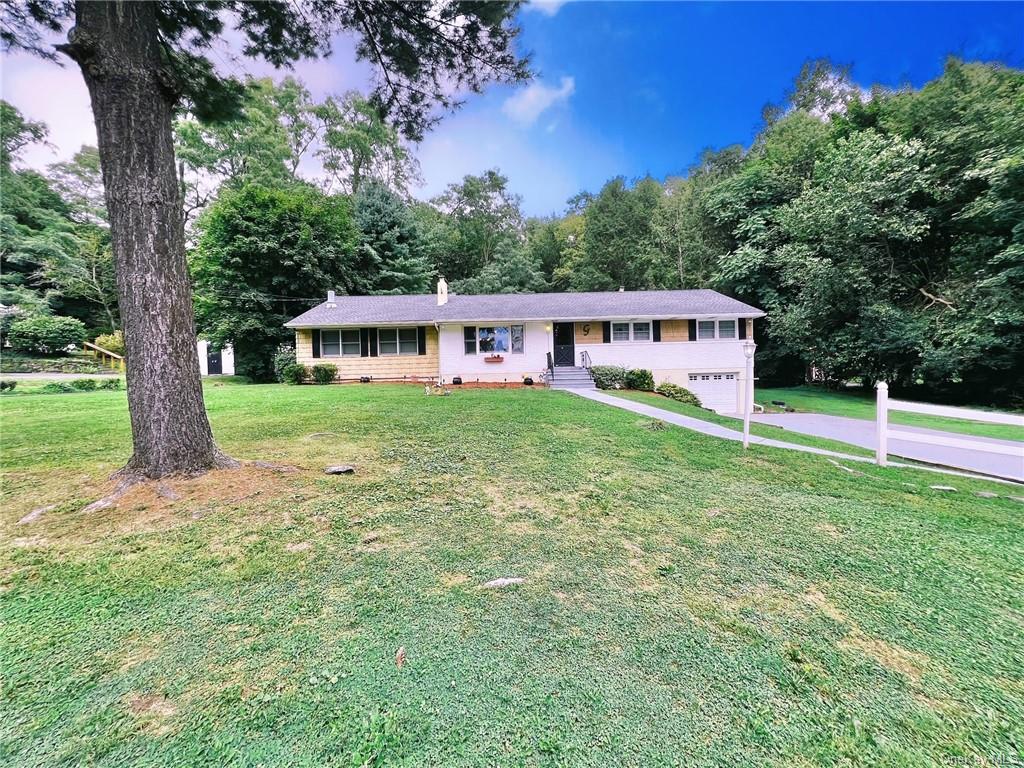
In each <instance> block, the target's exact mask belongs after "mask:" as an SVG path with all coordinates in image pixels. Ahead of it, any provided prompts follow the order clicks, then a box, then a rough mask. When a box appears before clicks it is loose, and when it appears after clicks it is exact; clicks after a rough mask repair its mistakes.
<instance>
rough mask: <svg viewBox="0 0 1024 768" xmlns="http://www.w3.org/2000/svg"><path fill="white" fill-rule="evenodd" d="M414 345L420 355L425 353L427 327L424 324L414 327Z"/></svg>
mask: <svg viewBox="0 0 1024 768" xmlns="http://www.w3.org/2000/svg"><path fill="white" fill-rule="evenodd" d="M416 346H417V348H418V352H419V354H421V355H425V354H427V329H426V327H425V326H422V325H419V326H417V327H416Z"/></svg>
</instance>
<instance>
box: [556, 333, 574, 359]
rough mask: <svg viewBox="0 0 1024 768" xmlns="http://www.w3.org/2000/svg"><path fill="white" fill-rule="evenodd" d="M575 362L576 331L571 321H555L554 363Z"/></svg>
mask: <svg viewBox="0 0 1024 768" xmlns="http://www.w3.org/2000/svg"><path fill="white" fill-rule="evenodd" d="M575 364H576V332H575V329H574V327H573V323H555V365H575Z"/></svg>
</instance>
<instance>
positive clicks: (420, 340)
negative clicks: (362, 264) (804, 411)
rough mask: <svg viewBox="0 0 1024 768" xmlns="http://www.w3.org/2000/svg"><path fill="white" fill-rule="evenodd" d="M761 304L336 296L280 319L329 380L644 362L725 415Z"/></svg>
mask: <svg viewBox="0 0 1024 768" xmlns="http://www.w3.org/2000/svg"><path fill="white" fill-rule="evenodd" d="M763 316H764V313H763V312H762V311H761V310H759V309H757V308H756V307H752V306H749V305H747V304H744V303H742V302H739V301H737V300H735V299H732V298H729V297H728V296H724V295H722V294H720V293H717V292H716V291H710V290H693V291H615V292H597V293H540V294H501V295H472V296H459V295H454V294H452V295H449V293H448V289H447V285H446V284H445V283H444V281H443V280H442V281H441V282H440V283H439V284H438V291H437V294H436V296H435V295H417V296H337V295H335V294H334V293H333V292H331V293H329V294H328V297H327V301H325V302H324V303H322V304H320V305H319V306H317V307H314V308H313V309H311V310H309V311H308V312H306V313H304V314H302V315H299V316H298V317H296V318H295V319H294V320H291V321H290V322H289V323H287V326H288V327H290V328H294V329H295V333H296V357H297V359H298V361H299V362H300V363H303V364H306V365H314V364H316V363H320V362H330V363H332V364H334V365H336V366H337V368H338V379H339V380H340V381H437V382H440V383H443V384H454V385H458V384H461V385H467V386H471V385H519V384H521V383H523V382H524V381H527V382H529V381H532V382H533V383H548V384H551V385H552V386H559V387H562V388H572V387H576V386H593V382H592V379H591V377H590V368H591V367H592V366H597V365H616V366H622V367H625V368H644V369H647V370H650V371H651V373H652V374H653V376H654V380H655V383H658V384H660V383H662V382H672V383H674V384H678V385H680V386H682V387H686V388H687V389H689V390H690V391H692V392H694V394H696V395H697V396H698V397H700V399H701V402H702V403H703V404H704V405H705V407H708V408H713V409H715V410H718V411H722V412H726V413H736V412H738V411H739V410H740V409H741V408H742V402H743V398H742V389H741V386H742V382H743V381H744V378H745V376H746V374H745V370H746V364H747V358H746V354H745V353H744V347H745V346H747V345H748V343H749V340H752V338H753V328H754V326H753V321H754V319H755V318H759V317H763Z"/></svg>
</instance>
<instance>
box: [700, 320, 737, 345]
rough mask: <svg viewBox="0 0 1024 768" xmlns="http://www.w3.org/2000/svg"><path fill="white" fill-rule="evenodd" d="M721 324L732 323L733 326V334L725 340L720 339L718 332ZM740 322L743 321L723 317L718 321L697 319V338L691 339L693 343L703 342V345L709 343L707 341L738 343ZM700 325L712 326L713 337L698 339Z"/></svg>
mask: <svg viewBox="0 0 1024 768" xmlns="http://www.w3.org/2000/svg"><path fill="white" fill-rule="evenodd" d="M722 322H726V323H728V322H732V323H734V325H733V331H734V332H733V335H732V336H731V337H729V338H726V339H723V338H722V336H721V331H720V330H719V325H720V323H722ZM741 322H743V320H742V319H741V318H737V317H724V318H722V319H720V320H719V319H715V320H711V319H707V318H704V319H698V320H697V338H696V339H693V341H702V342H705V343H706V342H709V341H740V323H741ZM701 323H712V324H713V326H714V336H712V337H711V338H710V339H702V338H701V337H700V324H701Z"/></svg>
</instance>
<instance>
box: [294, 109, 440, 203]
mask: <svg viewBox="0 0 1024 768" xmlns="http://www.w3.org/2000/svg"><path fill="white" fill-rule="evenodd" d="M311 111H312V114H313V115H314V116H315V118H316V119H317V120H318V121H319V122H320V124H321V127H322V136H323V138H322V146H321V148H320V149H319V150H318V151H317V156H318V157H319V158H320V159H321V160H322V161H323V165H324V170H326V171H327V172H328V173H329V174H331V177H332V178H333V179H334V180H335V181H337V182H338V183H339V184H340V185H341V188H342V190H344V191H345V192H348V193H350V194H356V193H358V192H359V190H360V189H361V187H362V185H363V184H364V183H366V182H368V181H377V182H380V183H382V184H384V185H386V186H388V187H389V188H391V189H393V190H396V191H398V192H401V193H403V194H404V193H405V192H407V190H408V188H409V185H410V183H413V182H417V181H419V178H420V175H419V163H418V162H417V161H416V158H415V157H413V156H412V155H411V154H410V153H409V150H407V149H406V148H405V147H404V146H403V144H402V141H401V137H400V136H399V133H398V131H397V130H396V129H395V128H393V127H391V126H390V125H388V124H387V123H385V122H384V119H383V117H382V116H381V112H380V109H379V107H378V106H377V105H376V104H374V103H373V102H371V101H369V100H368V99H364V98H363V97H362V96H360V95H359V94H358V93H356V92H354V91H353V92H350V93H347V94H345V96H344V97H343V98H342V99H341V101H340V102H339V101H335V100H334V99H327V100H326V101H325V102H324V103H323V104H319V105H317V106H315V107H313V108H312V110H311Z"/></svg>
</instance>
